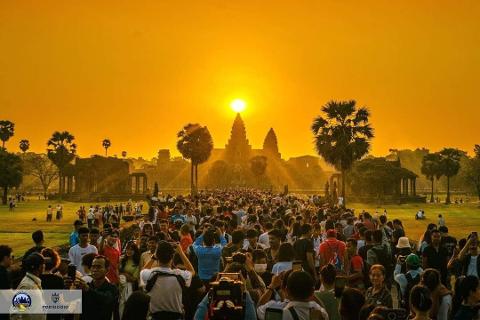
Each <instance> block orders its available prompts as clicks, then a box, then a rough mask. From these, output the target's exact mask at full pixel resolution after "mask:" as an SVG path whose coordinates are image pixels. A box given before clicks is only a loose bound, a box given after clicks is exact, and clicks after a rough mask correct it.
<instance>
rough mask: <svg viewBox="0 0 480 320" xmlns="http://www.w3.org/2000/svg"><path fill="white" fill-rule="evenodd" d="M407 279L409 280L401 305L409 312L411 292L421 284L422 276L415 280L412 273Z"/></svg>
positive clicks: (406, 275) (407, 274)
mask: <svg viewBox="0 0 480 320" xmlns="http://www.w3.org/2000/svg"><path fill="white" fill-rule="evenodd" d="M405 278H406V279H407V287H406V288H405V292H404V294H403V296H402V300H401V305H402V307H403V308H405V309H406V310H407V311H409V310H410V303H409V297H410V291H412V288H413V287H414V286H416V285H417V284H419V283H420V274H418V275H417V276H416V277H415V278H413V277H412V275H411V274H410V273H406V274H405Z"/></svg>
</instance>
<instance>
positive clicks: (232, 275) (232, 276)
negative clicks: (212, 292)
mask: <svg viewBox="0 0 480 320" xmlns="http://www.w3.org/2000/svg"><path fill="white" fill-rule="evenodd" d="M221 278H228V279H231V280H234V281H240V273H222V272H220V273H219V274H218V279H221Z"/></svg>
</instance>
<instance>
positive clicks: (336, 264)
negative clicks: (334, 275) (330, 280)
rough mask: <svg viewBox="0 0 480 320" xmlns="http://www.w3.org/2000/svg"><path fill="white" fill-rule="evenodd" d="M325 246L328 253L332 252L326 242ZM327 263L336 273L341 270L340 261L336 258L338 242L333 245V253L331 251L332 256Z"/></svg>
mask: <svg viewBox="0 0 480 320" xmlns="http://www.w3.org/2000/svg"><path fill="white" fill-rule="evenodd" d="M326 244H327V245H328V248H329V249H330V251H333V250H332V247H331V246H330V244H329V243H328V242H326ZM328 263H329V264H331V265H333V266H334V267H335V269H336V270H337V271H341V270H342V260H341V259H340V257H339V256H338V242H337V243H336V245H335V251H333V256H332V258H330V260H329V261H328Z"/></svg>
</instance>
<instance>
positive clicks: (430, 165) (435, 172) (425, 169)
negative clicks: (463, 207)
mask: <svg viewBox="0 0 480 320" xmlns="http://www.w3.org/2000/svg"><path fill="white" fill-rule="evenodd" d="M421 171H422V174H423V175H424V176H425V177H427V179H428V180H430V182H431V184H432V190H431V194H430V202H432V203H433V201H434V199H433V181H434V180H435V178H437V180H438V179H440V177H441V175H442V172H441V170H440V155H439V154H438V153H429V154H426V155H425V156H424V157H423V159H422V168H421Z"/></svg>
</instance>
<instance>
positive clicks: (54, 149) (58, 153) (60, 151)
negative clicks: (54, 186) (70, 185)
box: [47, 131, 77, 195]
mask: <svg viewBox="0 0 480 320" xmlns="http://www.w3.org/2000/svg"><path fill="white" fill-rule="evenodd" d="M74 140H75V137H74V136H73V135H72V134H71V133H70V132H68V131H63V132H59V131H55V132H54V133H53V135H52V137H51V138H50V139H49V140H48V142H47V146H48V147H47V155H48V158H49V159H50V160H51V161H52V162H53V163H54V164H55V165H56V166H57V168H58V177H59V183H58V184H59V194H60V195H62V193H63V190H64V189H65V188H64V182H63V176H64V170H65V168H66V166H67V165H68V164H69V163H70V162H72V160H73V159H75V153H76V152H77V145H76V144H75V143H74V142H73V141H74Z"/></svg>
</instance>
